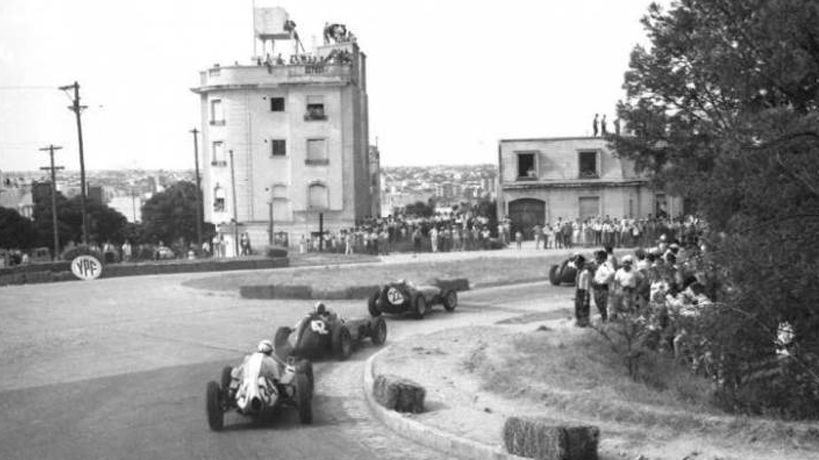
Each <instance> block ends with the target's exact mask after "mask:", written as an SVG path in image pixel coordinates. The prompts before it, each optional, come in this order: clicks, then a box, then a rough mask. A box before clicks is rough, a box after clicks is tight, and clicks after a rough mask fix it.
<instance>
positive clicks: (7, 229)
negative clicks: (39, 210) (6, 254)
mask: <svg viewBox="0 0 819 460" xmlns="http://www.w3.org/2000/svg"><path fill="white" fill-rule="evenodd" d="M36 242H37V235H36V231H35V229H34V224H33V223H32V222H31V219H27V218H25V217H23V216H21V215H20V213H18V212H17V211H16V210H14V209H10V208H3V207H0V247H2V248H4V249H29V248H31V247H34V245H35V244H36Z"/></svg>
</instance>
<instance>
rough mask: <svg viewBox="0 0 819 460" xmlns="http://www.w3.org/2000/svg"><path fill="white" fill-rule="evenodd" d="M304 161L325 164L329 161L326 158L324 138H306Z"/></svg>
mask: <svg viewBox="0 0 819 460" xmlns="http://www.w3.org/2000/svg"><path fill="white" fill-rule="evenodd" d="M304 163H305V164H308V165H326V164H329V163H330V160H329V159H328V158H327V140H326V139H307V158H306V159H305V161H304Z"/></svg>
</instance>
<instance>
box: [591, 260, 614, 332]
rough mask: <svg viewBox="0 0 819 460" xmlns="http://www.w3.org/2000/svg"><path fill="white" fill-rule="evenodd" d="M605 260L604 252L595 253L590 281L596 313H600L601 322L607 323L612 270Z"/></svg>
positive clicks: (612, 276)
mask: <svg viewBox="0 0 819 460" xmlns="http://www.w3.org/2000/svg"><path fill="white" fill-rule="evenodd" d="M607 259H608V256H607V254H606V251H597V252H596V253H595V262H596V263H597V268H596V269H595V270H594V277H593V279H592V289H593V292H594V304H595V305H596V306H597V311H598V312H599V313H600V319H601V320H602V321H603V322H606V321H608V299H609V286H610V285H611V282H612V280H613V279H614V268H613V267H612V266H611V264H609V263H608V260H607Z"/></svg>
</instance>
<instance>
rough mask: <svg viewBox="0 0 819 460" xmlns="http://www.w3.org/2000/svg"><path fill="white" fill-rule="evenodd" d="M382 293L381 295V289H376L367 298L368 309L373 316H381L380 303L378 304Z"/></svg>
mask: <svg viewBox="0 0 819 460" xmlns="http://www.w3.org/2000/svg"><path fill="white" fill-rule="evenodd" d="M380 295H381V291H375V292H373V294H372V295H371V296H370V298H369V299H367V310H369V312H370V316H372V317H373V318H374V317H376V316H381V310H380V309H379V308H378V305H377V303H378V297H379V296H380Z"/></svg>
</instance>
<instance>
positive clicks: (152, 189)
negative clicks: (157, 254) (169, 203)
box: [0, 164, 498, 222]
mask: <svg viewBox="0 0 819 460" xmlns="http://www.w3.org/2000/svg"><path fill="white" fill-rule="evenodd" d="M497 175H498V173H497V166H496V165H490V164H483V165H439V166H390V167H382V168H381V175H380V176H381V181H380V182H381V184H380V191H381V194H380V195H381V215H382V216H387V215H389V214H392V213H393V211H394V209H395V208H402V207H404V206H406V205H408V204H412V203H415V202H417V201H423V202H425V203H426V202H428V201H429V200H430V199H433V200H434V201H435V203H436V205H438V206H444V207H445V206H452V205H456V204H458V203H462V202H475V201H477V200H480V199H494V198H495V197H496V192H497V188H496V187H497V185H496V183H497ZM0 178H2V184H1V186H0V191H2V193H0V206H3V207H7V208H13V209H17V210H18V211H19V212H20V213H21V214H23V215H28V216H29V217H30V212H31V209H30V206H31V204H32V202H31V190H32V186H33V185H34V184H38V183H48V182H50V181H51V179H50V177H49V173H48V171H0ZM86 181H87V182H88V196H89V199H92V200H97V201H99V202H101V203H105V204H107V205H108V206H109V207H111V208H113V209H116V210H117V211H119V212H120V213H121V214H122V215H124V216H125V217H126V218H127V219H128V221H129V222H138V221H140V220H141V219H140V215H139V210H140V208H141V207H142V204H143V203H144V202H145V201H146V200H148V199H150V198H151V196H153V194H155V193H159V192H162V191H164V190H165V189H166V188H167V187H169V186H170V185H172V184H174V183H176V182H179V181H189V182H195V177H194V171H193V170H192V169H191V170H164V169H158V170H145V169H130V170H89V171H86ZM57 190H58V191H60V192H61V193H62V194H63V195H65V196H66V197H67V198H72V197H74V196H77V195H79V193H80V172H79V171H72V170H65V171H59V172H58V173H57Z"/></svg>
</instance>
